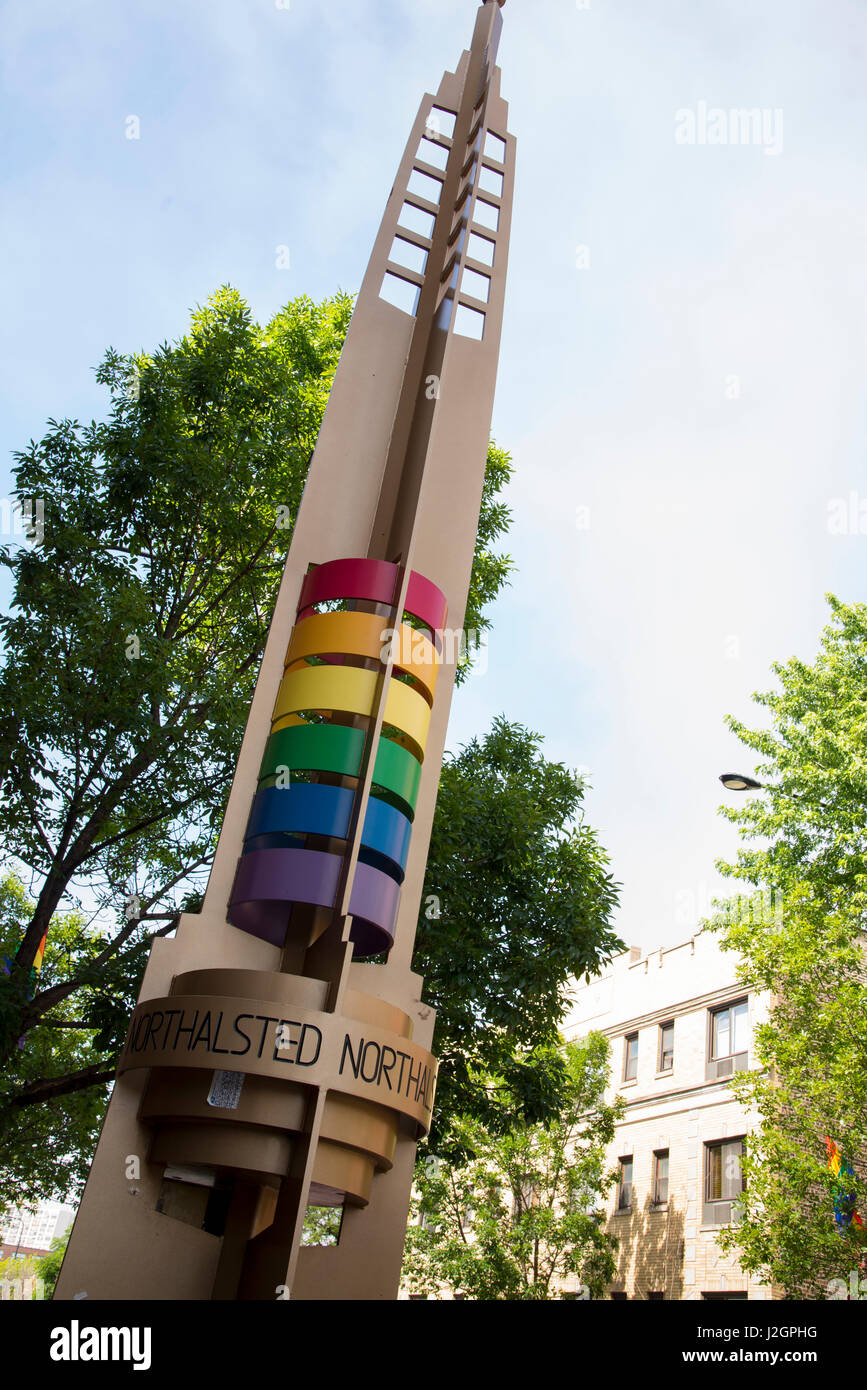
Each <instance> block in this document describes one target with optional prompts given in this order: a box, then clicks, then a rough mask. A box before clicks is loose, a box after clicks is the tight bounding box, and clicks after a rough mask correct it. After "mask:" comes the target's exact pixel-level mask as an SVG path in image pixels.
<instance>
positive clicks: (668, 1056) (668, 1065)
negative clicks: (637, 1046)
mask: <svg viewBox="0 0 867 1390" xmlns="http://www.w3.org/2000/svg"><path fill="white" fill-rule="evenodd" d="M673 1066H674V1024H673V1023H661V1024H660V1025H659V1070H660V1071H671V1070H672V1068H673Z"/></svg>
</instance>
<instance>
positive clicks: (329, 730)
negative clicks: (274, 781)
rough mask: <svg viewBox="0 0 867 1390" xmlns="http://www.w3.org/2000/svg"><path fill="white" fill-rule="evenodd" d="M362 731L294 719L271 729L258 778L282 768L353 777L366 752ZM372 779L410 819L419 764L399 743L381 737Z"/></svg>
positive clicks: (292, 770) (272, 774) (413, 810)
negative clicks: (297, 722) (278, 727)
mask: <svg viewBox="0 0 867 1390" xmlns="http://www.w3.org/2000/svg"><path fill="white" fill-rule="evenodd" d="M364 737H365V736H364V731H363V730H362V729H350V728H346V727H344V726H343V725H341V724H293V725H291V726H290V727H289V728H288V729H280V730H279V731H278V732H277V733H276V734H272V735H271V737H270V738H269V739H268V743H267V745H266V747H265V756H264V758H263V759H262V766H261V768H260V769H259V781H260V782H264V781H265V780H266V779H267V778H269V777H273V776H275V775H276V774H277V772H278V769H279V768H281V767H288V768H289V770H290V772H332V773H336V774H338V775H339V776H342V777H357V776H358V774H359V772H360V771H361V758H362V755H363V753H364ZM373 780H374V782H375V783H376V785H377V786H380V787H383V788H384V789H385V791H387V792H390V793H391V795H392V796H394V797H396V798H397V799H398V800H399V801H401V802H402V803H403V805H404V807H405V809H406V812H407V814H408V815H409V817H410V819H412V817H413V815H414V813H415V803H416V800H417V798H418V788H419V782H420V780H421V764H420V763H419V761H418V759H417V758H414V757H413V755H412V753H410V752H408V751H407V749H405V748H402V747H401V746H400V744H399V743H393V742H392V741H391V739H387V738H381V739H380V740H379V748H378V749H377V753H376V762H375V764H374V769H373Z"/></svg>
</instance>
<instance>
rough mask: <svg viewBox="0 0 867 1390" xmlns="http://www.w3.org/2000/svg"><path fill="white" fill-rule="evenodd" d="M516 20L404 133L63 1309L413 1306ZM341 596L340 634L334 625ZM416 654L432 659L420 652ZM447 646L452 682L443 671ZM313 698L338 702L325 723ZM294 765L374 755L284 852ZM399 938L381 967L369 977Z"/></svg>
mask: <svg viewBox="0 0 867 1390" xmlns="http://www.w3.org/2000/svg"><path fill="white" fill-rule="evenodd" d="M501 7H502V0H499V3H498V4H493V3H490V2H489V0H486V3H484V4H482V5H481V6H480V7H479V10H478V13H477V16H476V24H475V32H474V34H473V40H472V45H471V48H470V49H469V51H466V52H464V53H463V55H462V57H461V59H460V62H459V64H458V68H457V71H456V72H455V73H446V74H445V75H444V76H443V79H442V81H441V83H440V86H439V89H438V91H437V93H436V95H435V96H434V95H430V94H428V95H426V96H425V97H424V98H423V100H422V102H421V105H420V107H419V111H418V115H417V117H416V119H415V123H414V125H413V127H412V130H411V132H410V136H409V139H408V141H407V145H406V150H405V153H404V156H403V159H402V161H401V164H400V168H399V170H398V173H397V177H396V179H395V183H394V187H393V189H392V192H391V195H390V197H389V200H388V204H387V207H386V210H385V215H384V217H383V220H382V224H381V227H380V231H379V234H378V236H377V239H376V243H375V245H374V248H373V253H372V255H371V259H370V263H369V265H368V268H367V272H366V274H365V277H364V282H363V284H362V287H361V291H360V294H359V298H358V302H357V305H356V309H355V312H354V315H353V318H352V322H351V325H350V328H349V333H348V335H347V339H346V343H345V346H344V349H343V353H342V356H341V359H340V364H339V367H338V371H337V374H336V377H335V381H334V385H333V388H332V391H331V396H330V399H329V402H328V407H327V410H326V412H325V417H324V420H323V424H322V429H321V431H320V434H319V439H318V442H317V446H316V450H315V453H314V456H313V460H312V463H311V466H310V472H309V476H308V479H307V484H306V488H305V491H304V496H303V500H302V503H301V507H300V510H299V514H298V517H297V521H296V525H295V530H294V534H293V537H292V543H291V547H290V551H289V556H288V560H287V563H286V568H285V572H284V575H283V579H282V582H281V586H280V591H279V595H278V598H277V603H276V607H275V611H274V617H273V621H272V624H271V628H270V632H269V637H268V641H267V645H266V648H265V653H264V657H263V661H262V667H261V671H260V674H259V678H258V682H257V685H256V690H255V694H254V697H253V702H252V706H251V710H250V717H249V720H248V723H247V728H246V731H245V734H244V740H243V744H242V747H241V753H240V756H239V759H238V766H237V770H236V774H235V778H234V782H233V785H232V790H231V794H230V797H229V803H228V807H227V811H226V816H225V820H224V823H223V828H222V832H221V835H220V840H219V844H218V847H217V851H216V855H215V858H214V863H213V867H212V870H211V874H210V879H209V882H208V888H207V892H206V895H205V899H204V903H203V906H202V911H201V913H200V914H184V916H183V917H182V918H181V921H180V925H179V927H178V931H177V934H176V936H175V937H174V938H173V939H170V940H169V939H161V940H158V941H156V942H155V943H154V945H153V948H152V950H151V954H150V959H149V962H148V966H147V970H146V972H145V976H144V980H143V983H142V988H141V993H140V996H139V1003H138V1006H137V1008H136V1011H135V1014H134V1016H133V1019H132V1021H131V1024H130V1031H129V1034H128V1037H127V1042H126V1046H125V1048H124V1052H123V1054H122V1057H121V1062H120V1070H119V1075H118V1080H117V1083H116V1085H115V1088H114V1092H113V1095H112V1099H111V1103H110V1105H109V1109H108V1113H107V1116H106V1120H105V1124H104V1126H103V1130H102V1135H101V1137H100V1141H99V1146H98V1148H97V1152H96V1156H95V1158H94V1162H93V1166H92V1169H91V1173H90V1177H89V1180H88V1183H87V1187H86V1190H85V1194H84V1198H83V1201H82V1204H81V1208H80V1210H79V1213H78V1217H77V1220H76V1222H75V1227H74V1230H73V1234H72V1237H71V1240H70V1244H69V1249H68V1252H67V1256H66V1259H65V1261H64V1265H63V1269H62V1272H61V1275H60V1278H59V1280H58V1284H57V1291H56V1294H55V1297H56V1298H59V1299H71V1298H75V1297H76V1296H80V1295H82V1294H86V1295H87V1297H88V1298H105V1299H202V1298H218V1299H238V1298H240V1299H274V1298H282V1297H287V1296H288V1297H291V1298H293V1299H356V1298H363V1299H392V1298H394V1297H395V1295H396V1292H397V1285H398V1280H399V1275H400V1263H401V1255H402V1249H403V1240H404V1232H405V1226H406V1219H407V1211H408V1204H409V1194H410V1185H411V1179H412V1165H413V1161H414V1155H415V1148H416V1142H417V1139H418V1137H419V1135H420V1133H422V1132H424V1130H425V1128H426V1126H427V1123H428V1121H429V1118H430V1113H431V1105H432V1102H433V1088H434V1078H435V1070H436V1067H435V1062H434V1059H433V1058H432V1057H431V1056H430V1053H429V1050H428V1049H429V1048H430V1046H431V1040H432V1036H433V1024H434V1019H433V1015H432V1011H431V1010H430V1008H428V1007H427V1006H426V1005H425V1004H424V1003H423V1002H422V999H421V994H422V980H421V978H420V977H419V976H418V975H415V974H413V973H412V969H411V961H412V951H413V942H414V938H415V930H416V923H417V920H418V914H419V910H420V901H421V893H422V887H423V881H424V870H425V863H426V859H427V850H428V842H429V838H430V830H431V822H432V818H433V812H434V806H435V802H436V794H437V785H438V780H439V772H440V766H441V761H442V754H443V748H444V744H445V736H446V726H447V721H448V712H449V705H450V700H451V694H452V688H453V683H454V676H455V660H456V654H457V644H456V643H454V642H453V641H450V640H449V637H450V636H451V635H452V634H453V633H454V632H455V631H457V630H460V629H461V628H462V625H463V615H464V610H465V606H466V599H467V590H468V585H469V578H470V569H471V565H472V558H473V550H474V544H475V536H476V530H477V525H478V516H479V507H480V502H481V494H482V485H483V480H484V472H485V459H486V454H487V445H488V438H489V432H490V424H491V414H492V409H493V398H494V387H495V380H496V370H497V358H498V351H499V341H500V331H501V324H502V315H503V300H504V294H505V283H506V265H507V259H508V247H509V229H510V219H511V201H512V186H513V175H514V157H515V149H514V140H513V138H512V137H511V136H510V135H509V133H508V130H507V107H506V103H505V102H504V101H503V100H502V99H501V97H500V90H499V89H500V72H499V69H498V68H497V67H496V66H495V59H496V51H497V44H498V40H499V36H500V31H501V28H502V17H501V14H500V9H501ZM394 301H401V304H400V306H399V304H398V303H396V302H394ZM337 561H349V562H351V564H350V565H349V567H348V568H347V567H345V566H344V567H341V566H339V565H337V566H336V567H335V566H334V564H333V562H337ZM375 561H379V562H385V563H380V565H379V567H376V566H375V565H372V564H371V562H375ZM329 565H330V566H331V568H329ZM347 576H349V577H347ZM419 576H421V578H419ZM374 581H375V582H374ZM341 585H342V587H341ZM335 586H336V587H335ZM437 593H439V596H440V597H439V599H437V597H436V595H437ZM317 595H318V597H317ZM323 595H324V596H325V597H324V598H323ZM311 596H312V597H311ZM335 597H337V598H340V599H341V600H343V604H342V609H343V611H342V612H341V614H340V615H339V617H340V619H341V620H342V621H341V624H340V626H339V629H338V625H337V624H336V623H333V622H332V623H331V624H330V626H329V621H328V620H327V619H326V618H325V614H327V613H328V612H329V611H330V610H331V609H332V608H333V606H334V605H333V602H331V600H332V599H334V598H335ZM443 597H444V600H445V602H446V603H447V606H448V619H447V630H446V631H443V623H444V618H443V613H444V605H443V606H441V607H440V608H439V609H438V608H437V603H439V602H441V600H442V598H443ZM317 607H318V608H320V609H322V610H323V611H322V612H321V613H320V614H319V616H318V617H317V616H316V612H315V610H316V608H317ZM406 613H409V614H411V615H412V619H413V621H412V623H411V624H406V623H404V621H403V620H404V615H405V614H406ZM435 613H437V614H438V615H439V616H432V615H434V614H435ZM363 615H366V617H365V616H363ZM370 615H376V616H377V617H378V618H379V619H380V620H381V624H382V630H381V633H380V637H381V638H382V639H385V638H386V634H392V635H393V637H389V639H388V640H383V641H382V643H381V644H380V646H379V647H377V648H376V649H374V647H372V646H371V645H370V643H371V637H370V632H371V624H370V621H369V618H370ZM314 620H315V622H316V623H317V624H318V626H317V627H312V626H310V624H311V623H312V622H313V621H314ZM305 624H306V626H305ZM419 624H421V625H422V627H423V628H424V629H426V631H427V636H425V635H424V634H423V633H422V632H420V631H419V630H418V628H419ZM374 626H375V625H374ZM338 630H339V632H340V633H341V638H340V641H341V642H342V643H343V645H342V646H340V647H339V648H338V651H339V652H340V653H342V655H341V657H340V661H339V664H338V665H334V664H333V658H334V655H335V651H334V648H332V647H328V646H327V643H328V642H329V641H335V642H336V639H333V638H329V637H328V636H327V635H325V636H321V637H318V636H317V635H318V634H319V633H320V632H321V633H323V634H327V633H328V632H335V633H336V632H337V631H338ZM290 638H291V641H292V644H293V645H292V646H291V647H290V649H289V652H288V654H287V646H288V645H289V643H290ZM302 638H303V641H302ZM398 639H399V640H398ZM317 640H318V642H319V646H318V647H317V645H316V643H317ZM416 641H417V642H418V643H419V644H420V645H419V652H421V653H422V655H421V656H419V655H418V653H416V654H415V655H413V654H412V653H410V654H409V655H408V654H407V647H408V644H409V643H416ZM323 642H324V643H325V644H326V646H325V647H324V648H323V647H322V643H323ZM425 642H426V643H427V646H425ZM298 651H301V652H302V656H301V657H299V658H298V659H297V660H296V659H295V656H294V655H293V653H297V652H298ZM430 651H435V652H436V653H437V654H438V655H437V657H436V659H437V660H438V661H439V662H440V664H439V667H438V670H436V672H434V673H432V675H431V676H430V677H428V676H426V674H425V669H424V659H423V657H424V654H429V652H430ZM413 652H415V647H413ZM317 653H318V654H319V655H321V656H322V657H324V659H325V664H324V665H323V664H322V662H321V661H320V660H317ZM311 654H312V658H313V660H314V661H316V664H315V665H314V666H312V667H311V666H308V665H307V664H306V663H307V661H308V660H309V659H310V657H311ZM287 655H288V665H287V666H286V670H285V674H284V663H285V662H286V661H287ZM329 659H330V663H331V664H329ZM311 671H312V672H313V675H312V676H311V675H310V672H311ZM317 672H318V674H316V673H317ZM434 674H435V675H436V676H437V679H436V681H435V682H434V680H433V675H434ZM396 677H397V678H396ZM320 689H321V690H322V691H323V692H324V691H325V690H327V691H329V692H332V693H328V694H324V693H323V694H315V693H312V692H315V691H318V690H320ZM302 692H304V693H302ZM305 700H306V701H308V702H309V701H310V700H314V701H318V703H317V704H316V706H315V710H314V717H313V718H312V719H311V718H310V705H309V703H308V704H306V705H305V704H304V703H303V701H305ZM326 700H327V701H328V702H329V703H328V704H327V705H326V704H325V701H326ZM299 702H300V703H299ZM326 726H327V729H326V733H324V734H323V733H322V732H321V731H322V730H323V729H324V728H326ZM292 731H294V732H292ZM329 731H330V732H329ZM281 739H283V740H284V742H283V743H279V742H278V741H279V740H281ZM302 743H303V745H304V748H305V749H308V750H309V749H310V748H312V747H313V745H314V743H316V744H317V746H320V745H321V747H323V748H324V747H325V746H326V743H327V744H328V749H329V750H330V751H329V752H328V758H331V757H332V754H333V752H334V750H335V749H337V748H338V746H339V748H340V749H341V750H342V752H341V757H343V756H344V755H345V756H346V757H347V758H350V754H351V755H352V757H354V758H355V761H354V762H352V763H351V767H350V764H349V762H347V763H332V762H329V761H328V759H325V761H324V762H316V761H312V762H311V761H307V762H305V761H303V759H304V758H310V757H311V756H312V755H311V754H309V752H304V753H301V752H299V753H298V754H297V757H298V758H301V759H302V761H301V763H300V764H299V763H298V761H297V758H296V761H295V764H294V766H292V767H291V768H288V779H289V786H290V787H291V788H294V789H295V792H294V793H293V794H294V795H295V796H296V797H297V796H299V795H300V796H301V798H302V800H303V804H304V806H305V808H307V812H309V811H310V808H311V807H314V802H315V805H316V806H319V804H320V802H319V801H318V800H316V798H319V799H320V800H321V801H322V804H325V803H326V802H327V806H328V807H329V808H331V809H332V810H334V814H335V815H336V814H337V810H340V814H341V815H342V814H343V810H342V809H340V808H343V807H346V808H348V809H347V812H346V818H345V821H344V822H342V823H341V824H340V825H339V826H337V823H336V821H335V822H334V824H329V825H328V826H327V827H326V828H325V830H323V827H322V825H321V824H319V823H318V822H316V823H315V824H314V821H313V820H311V821H309V822H305V823H304V825H302V826H301V832H302V835H303V838H302V839H301V840H300V841H299V837H298V829H299V827H298V826H297V825H295V824H294V823H293V824H292V825H291V826H290V825H289V823H288V821H287V822H285V823H284V822H282V821H281V822H280V825H279V831H280V833H272V831H273V824H274V823H273V821H269V820H268V816H270V815H272V812H274V808H275V807H276V806H278V804H279V808H284V807H286V806H290V805H291V806H295V805H296V802H295V801H293V800H291V799H290V798H289V797H286V798H283V799H281V798H280V797H279V796H269V794H270V793H271V791H272V789H275V788H279V789H281V790H282V789H283V788H284V783H283V782H281V776H282V772H283V771H287V769H282V765H278V763H275V761H274V760H275V758H277V751H275V750H279V748H283V747H284V746H285V747H288V746H289V744H292V745H293V746H294V747H297V748H298V749H300V748H301V746H302ZM352 749H356V750H357V751H356V753H352ZM269 757H270V758H271V762H270V763H269V762H268V759H269ZM263 758H264V760H265V761H264V763H263ZM413 759H415V762H413ZM419 763H420V764H421V766H420V767H419V766H418V764H419ZM386 765H387V766H386ZM299 766H300V768H301V781H300V783H299V781H298V778H297V777H293V774H294V773H297V771H298V768H299ZM281 769H282V770H281ZM401 778H403V779H404V780H403V781H401ZM410 782H412V783H413V789H412V791H411V792H410V791H408V790H407V787H408V786H409V783H410ZM299 785H300V786H301V787H302V789H303V788H308V789H311V788H312V790H306V791H303V792H302V793H300V794H299V793H298V792H297V787H298V786H299ZM257 793H258V794H257ZM372 793H373V795H372ZM341 798H342V799H341ZM297 804H298V805H300V804H301V802H300V801H299V802H298V803H297ZM413 807H414V817H413V816H412V810H413ZM334 808H337V809H334ZM314 809H315V807H314ZM279 813H280V814H281V815H283V814H284V811H283V809H280V812H279ZM305 813H306V812H305ZM293 814H294V812H293ZM317 814H318V812H317ZM329 814H330V811H329ZM251 817H252V819H251ZM411 817H412V824H411V827H409V829H407V827H408V823H409V819H410V818H411ZM377 818H378V819H377ZM374 822H375V824H374ZM372 826H373V829H371V827H372ZM263 827H264V828H263ZM269 827H270V829H269ZM377 827H378V828H377ZM383 827H384V829H383ZM338 830H339V833H336V832H337V831H338ZM374 830H375V831H376V834H374ZM410 830H411V838H409V850H408V857H406V858H405V862H404V859H403V858H402V856H403V855H404V852H405V845H406V839H407V837H409V834H410ZM386 831H387V832H388V834H389V835H391V836H392V839H391V840H389V841H388V844H389V845H390V844H392V843H396V839H395V836H396V837H397V839H399V838H400V834H403V836H404V838H403V841H402V844H403V849H401V850H400V851H398V850H392V849H386V850H384V849H383V848H382V846H383V844H384V843H385V841H384V840H382V839H377V838H376V836H377V835H380V836H382V835H385V834H386ZM284 832H285V833H284ZM290 832H291V833H290ZM386 838H387V837H386ZM275 842H276V843H275ZM299 843H300V844H302V845H303V849H299V848H298V845H299ZM389 854H392V855H394V856H396V858H392V859H389V857H388V856H389ZM299 855H301V856H302V857H301V858H299V857H298V856H299ZM386 861H387V862H386ZM383 863H386V869H387V872H386V871H384V870H383V868H382V865H383ZM332 871H333V872H332ZM402 873H403V874H404V877H403V881H402V884H400V885H399V887H398V886H396V885H397V884H398V883H399V880H400V877H401V874H402ZM329 874H331V877H330V878H328V875H329ZM245 875H246V877H245ZM326 880H327V884H328V887H327V893H325V895H324V900H323V893H322V892H321V891H320V889H321V885H322V884H324V883H325V882H326ZM266 883H267V885H268V886H267V887H265V886H264V885H266ZM302 884H303V887H302V886H300V885H302ZM305 895H306V896H305ZM389 904H390V906H389ZM230 919H231V920H230ZM386 919H387V920H386ZM232 921H234V922H235V923H236V924H237V925H233V924H232ZM377 932H379V936H376V933H377ZM383 932H384V933H385V937H384V938H383V936H382V933H383ZM371 933H373V935H371ZM392 934H393V942H394V944H393V946H392V948H391V950H390V952H389V953H388V956H387V960H385V961H382V960H381V959H380V958H377V960H376V961H370V960H368V961H365V960H363V959H358V955H359V954H368V955H369V954H370V953H371V945H370V943H371V942H372V941H374V940H375V941H376V942H378V943H379V944H380V945H381V944H382V941H383V940H387V938H388V937H389V936H390V935H392ZM221 1044H222V1045H221ZM320 1204H325V1205H328V1204H331V1205H342V1206H343V1219H342V1224H341V1228H340V1238H339V1242H338V1244H336V1245H333V1246H302V1245H301V1232H302V1225H303V1222H304V1217H305V1213H306V1211H307V1208H308V1206H309V1205H320Z"/></svg>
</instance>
